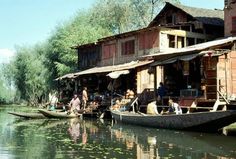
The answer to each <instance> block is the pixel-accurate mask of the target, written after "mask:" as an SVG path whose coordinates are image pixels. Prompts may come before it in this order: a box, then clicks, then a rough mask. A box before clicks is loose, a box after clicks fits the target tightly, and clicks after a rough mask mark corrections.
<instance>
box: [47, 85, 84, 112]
mask: <svg viewBox="0 0 236 159" xmlns="http://www.w3.org/2000/svg"><path fill="white" fill-rule="evenodd" d="M87 101H88V93H87V87H84V88H83V91H82V102H81V101H80V99H79V97H78V94H77V93H74V95H73V98H72V99H71V100H70V102H69V104H68V105H67V108H66V107H63V109H65V110H66V111H67V112H68V113H71V112H73V113H75V114H78V113H82V112H83V109H85V108H86V106H87ZM57 105H58V97H57V93H56V92H55V93H53V94H52V95H51V94H49V108H48V109H49V110H51V111H53V110H55V109H56V108H57Z"/></svg>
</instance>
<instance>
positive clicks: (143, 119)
mask: <svg viewBox="0 0 236 159" xmlns="http://www.w3.org/2000/svg"><path fill="white" fill-rule="evenodd" d="M111 115H112V117H113V119H115V120H116V121H118V122H123V123H129V124H135V125H141V126H147V127H154V128H163V129H178V130H192V131H202V132H217V131H218V130H219V129H221V128H223V127H224V126H227V125H229V124H231V123H234V122H236V111H234V110H227V111H214V112H196V113H189V114H178V115H176V114H169V115H147V114H143V113H135V112H120V111H117V110H116V111H115V110H111Z"/></svg>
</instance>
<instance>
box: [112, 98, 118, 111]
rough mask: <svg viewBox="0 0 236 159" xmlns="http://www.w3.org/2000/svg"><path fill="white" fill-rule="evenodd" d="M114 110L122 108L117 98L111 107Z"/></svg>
mask: <svg viewBox="0 0 236 159" xmlns="http://www.w3.org/2000/svg"><path fill="white" fill-rule="evenodd" d="M111 109H112V110H120V101H119V100H118V99H117V100H116V102H115V104H114V105H113V106H112V107H111Z"/></svg>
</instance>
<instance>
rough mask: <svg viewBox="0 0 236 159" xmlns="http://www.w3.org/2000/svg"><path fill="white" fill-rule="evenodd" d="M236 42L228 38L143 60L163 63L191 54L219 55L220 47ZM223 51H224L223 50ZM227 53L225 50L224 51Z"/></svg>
mask: <svg viewBox="0 0 236 159" xmlns="http://www.w3.org/2000/svg"><path fill="white" fill-rule="evenodd" d="M234 41H236V37H227V38H223V39H218V40H213V41H209V42H205V43H201V44H197V45H192V46H189V47H184V48H180V49H174V50H169V51H164V52H159V53H155V54H150V55H146V56H142V58H152V59H155V61H161V60H168V59H170V58H175V57H177V56H185V55H191V54H199V53H201V54H203V55H204V54H209V52H213V53H216V54H218V52H219V51H217V50H220V49H219V48H220V47H223V46H227V45H230V44H233V42H234ZM222 50H223V49H222ZM224 52H225V50H224Z"/></svg>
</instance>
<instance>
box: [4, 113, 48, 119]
mask: <svg viewBox="0 0 236 159" xmlns="http://www.w3.org/2000/svg"><path fill="white" fill-rule="evenodd" d="M8 114H11V115H14V116H18V117H22V118H27V119H42V118H45V116H44V115H43V114H41V113H26V112H8Z"/></svg>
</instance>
